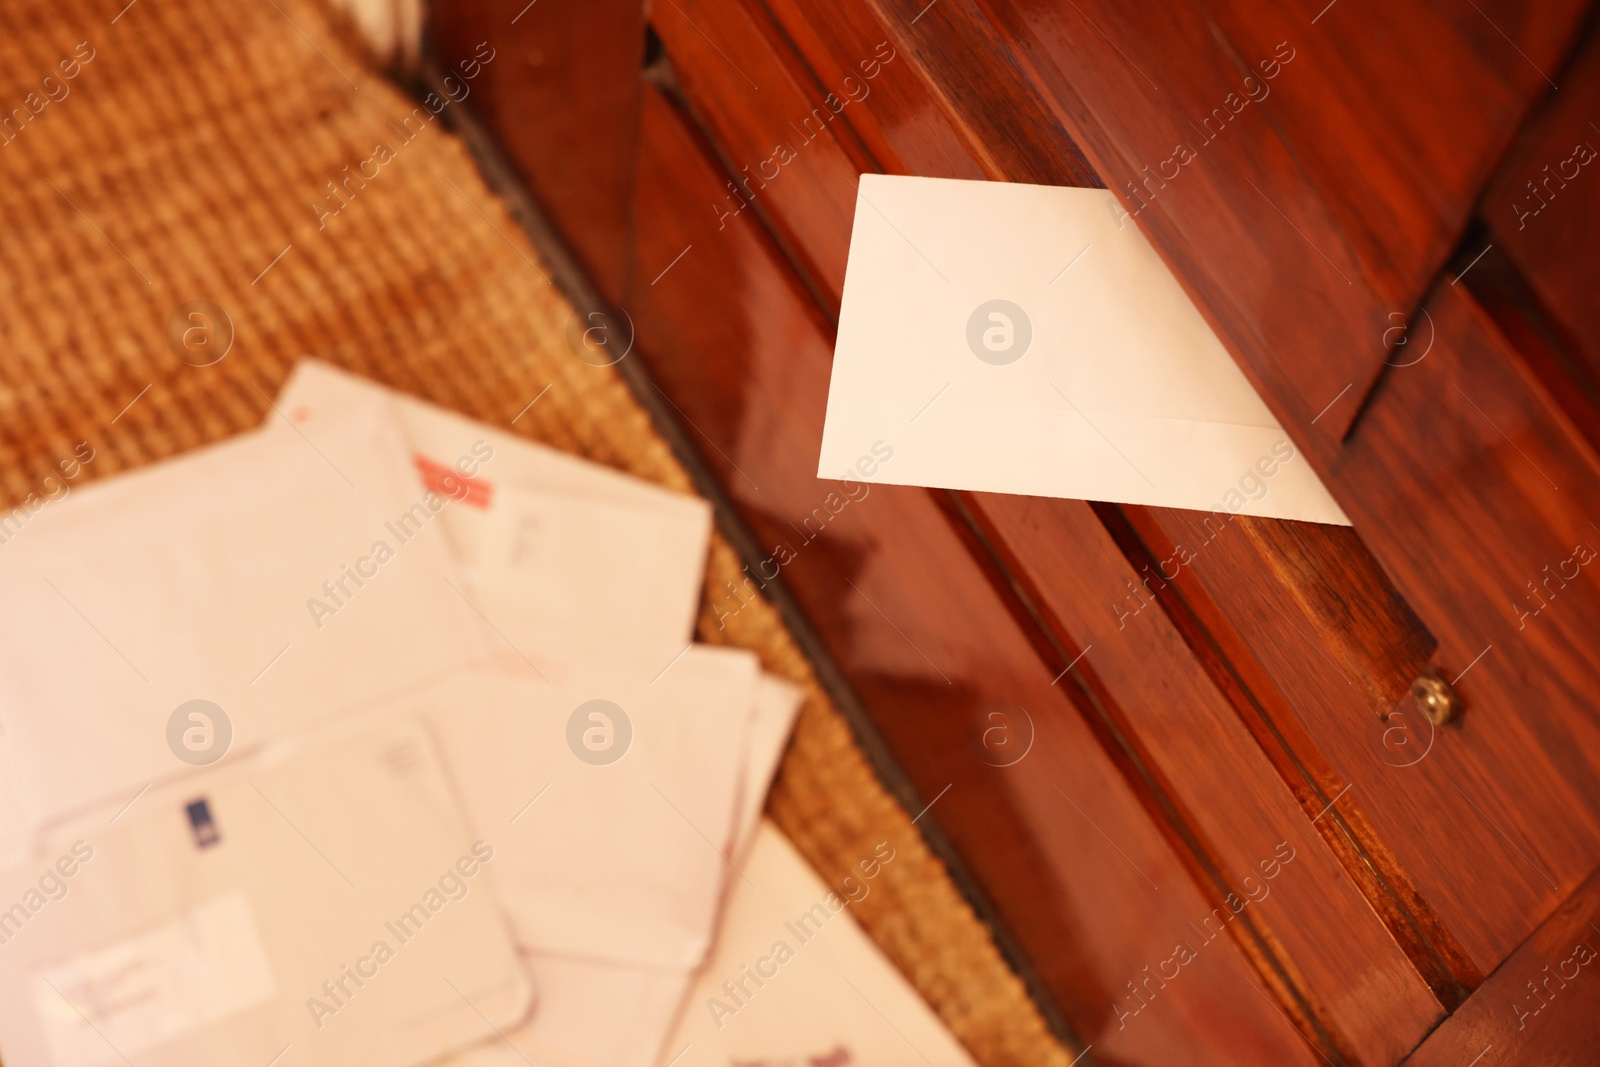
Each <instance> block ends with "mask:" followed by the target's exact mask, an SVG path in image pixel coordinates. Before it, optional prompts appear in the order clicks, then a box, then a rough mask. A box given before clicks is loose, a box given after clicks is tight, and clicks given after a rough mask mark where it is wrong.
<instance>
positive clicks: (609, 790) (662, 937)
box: [391, 645, 758, 968]
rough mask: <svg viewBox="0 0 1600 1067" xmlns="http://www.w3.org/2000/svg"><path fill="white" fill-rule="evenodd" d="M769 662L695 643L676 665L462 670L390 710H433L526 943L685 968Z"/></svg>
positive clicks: (717, 878)
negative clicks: (542, 672)
mask: <svg viewBox="0 0 1600 1067" xmlns="http://www.w3.org/2000/svg"><path fill="white" fill-rule="evenodd" d="M757 676H758V666H757V662H756V658H755V656H754V655H753V654H751V653H749V652H744V651H742V650H737V649H723V648H711V647H708V646H701V645H696V646H693V647H692V648H689V649H687V650H685V651H684V653H683V655H682V656H681V658H680V659H679V660H678V661H677V662H676V663H673V664H672V665H671V667H670V669H669V670H666V671H665V672H664V673H662V672H661V671H660V669H659V668H658V667H657V665H655V664H650V665H648V666H640V665H635V664H634V663H632V662H630V661H629V660H627V659H622V660H620V661H616V660H614V661H608V662H603V663H597V664H595V665H593V666H592V667H590V668H589V669H586V670H578V671H574V672H573V673H572V674H571V675H570V676H562V675H560V674H558V673H556V672H550V678H549V679H548V680H543V679H540V678H538V677H535V676H533V675H532V674H530V673H528V672H526V671H523V672H521V673H512V672H510V671H503V670H490V669H477V670H469V671H464V672H461V673H459V674H456V675H454V676H451V677H450V678H448V679H445V680H442V681H441V682H439V683H438V684H436V685H434V686H433V687H431V688H429V689H427V690H426V691H424V692H421V693H419V694H418V695H416V696H413V697H409V698H406V699H403V700H401V701H398V702H397V703H396V704H394V705H393V706H392V709H391V710H392V711H394V712H395V713H399V714H407V715H412V714H416V715H422V716H423V717H425V718H426V719H427V721H428V722H429V723H430V724H431V725H432V727H433V728H434V730H435V731H436V735H437V737H438V740H439V745H440V750H441V752H442V753H443V754H444V759H445V763H446V765H447V767H448V768H449V769H450V773H451V777H452V779H453V780H454V781H455V782H456V783H457V785H458V788H459V789H460V790H461V793H462V797H463V803H464V807H465V809H466V811H467V813H468V818H469V820H470V821H471V823H472V825H473V827H474V829H475V830H476V832H477V833H478V834H479V835H480V836H483V837H486V838H492V839H493V840H495V841H496V842H499V843H500V844H498V845H497V847H498V848H499V854H500V858H499V859H498V860H497V867H496V871H495V873H496V888H497V891H498V892H499V893H500V894H501V897H502V899H503V900H504V902H505V904H506V907H507V910H508V912H509V913H510V915H511V917H512V921H513V924H514V927H515V930H516V934H517V939H518V943H519V944H521V945H522V946H524V947H525V948H528V949H532V950H539V951H545V952H555V953H560V954H564V955H568V956H574V957H580V958H586V959H594V960H609V961H611V962H616V963H630V964H643V965H647V966H654V967H660V968H686V967H692V966H693V965H694V964H696V963H698V962H699V961H700V959H702V958H703V957H704V955H705V952H706V949H707V946H708V945H709V943H710V939H711V934H712V928H713V924H714V921H715V912H716V905H717V900H718V896H719V893H720V888H721V886H722V884H723V882H724V880H725V878H726V877H727V874H728V861H727V859H726V858H725V857H724V855H723V852H722V850H723V849H724V848H725V847H727V844H728V842H729V840H730V834H731V832H732V829H733V826H734V820H735V808H736V805H737V801H738V789H739V784H740V778H741V776H740V756H741V752H742V751H743V749H744V745H745V735H746V733H747V731H748V729H749V724H750V718H751V715H752V710H751V709H752V707H753V706H754V703H755V694H756V682H757ZM652 677H654V679H655V680H654V681H652ZM592 701H609V702H610V704H611V706H609V707H605V706H600V705H591V702H592ZM580 708H583V709H585V710H582V711H580ZM616 709H621V711H620V713H618V711H617V710H616ZM580 751H582V752H583V753H584V755H583V756H580V755H579V752H580ZM615 752H621V753H622V754H621V755H620V757H615V759H614V762H604V760H606V759H608V758H612V756H611V754H612V753H615ZM591 760H592V762H591Z"/></svg>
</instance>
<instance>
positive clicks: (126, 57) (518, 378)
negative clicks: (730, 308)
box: [0, 0, 1070, 1067]
mask: <svg viewBox="0 0 1600 1067" xmlns="http://www.w3.org/2000/svg"><path fill="white" fill-rule="evenodd" d="M126 2H127V0H94V2H91V0H6V2H5V3H4V4H3V5H0V224H3V230H0V504H3V505H4V507H5V508H6V509H9V508H11V507H12V506H14V505H16V504H18V503H20V502H21V501H22V500H24V499H25V498H26V497H27V496H28V494H30V493H39V492H41V487H43V486H46V485H47V483H45V478H46V477H47V476H49V475H50V474H52V473H53V472H54V470H55V464H56V462H57V461H58V460H60V459H62V458H65V457H68V456H70V455H71V454H72V452H73V448H74V446H75V445H76V444H77V443H78V442H80V441H88V442H90V444H91V445H92V446H93V448H94V449H95V453H96V455H95V459H94V460H93V462H92V463H90V464H89V465H88V466H87V467H86V468H85V474H84V475H83V477H87V478H103V477H106V476H108V475H111V474H113V473H115V472H117V471H119V470H125V469H127V468H130V467H136V466H139V465H140V464H144V463H149V462H152V461H154V460H158V459H162V458H164V457H167V456H171V455H174V454H175V453H179V452H182V451H184V450H185V449H190V448H194V447H196V446H198V445H202V444H205V443H207V442H212V441H216V440H218V439H219V438H223V437H227V436H229V435H231V434H236V433H239V432H242V431H245V430H248V429H251V428H253V427H255V426H258V425H259V424H260V423H261V422H262V421H263V418H264V416H265V414H266V412H267V410H268V400H267V398H268V397H270V396H273V395H274V394H275V393H276V392H277V389H278V387H279V385H280V384H281V383H282V382H283V380H284V378H285V377H286V376H287V374H288V372H289V369H290V367H291V365H292V364H293V362H294V361H295V360H296V359H297V358H298V357H300V356H301V355H302V354H315V355H317V356H319V357H321V358H323V359H326V360H329V361H331V362H334V363H337V364H340V365H342V366H345V367H348V368H350V369H352V370H354V371H357V372H358V373H361V374H364V375H367V376H369V377H371V378H374V379H376V380H378V381H381V382H385V383H387V384H389V385H392V386H395V387H397V388H399V389H402V390H405V391H407V392H410V393H413V394H416V395H418V396H421V397H425V398H427V399H429V400H432V401H435V402H437V403H440V404H443V405H445V406H448V407H451V408H454V409H457V410H459V411H461V412H463V413H465V414H467V415H469V416H472V417H473V418H477V419H482V420H485V421H487V422H491V423H495V424H497V425H500V426H506V425H508V424H509V423H510V422H511V420H512V419H513V418H514V417H517V416H518V414H519V412H523V410H524V408H525V406H526V405H528V404H529V402H530V401H532V400H533V399H534V398H535V397H536V396H540V394H541V391H544V390H547V391H545V392H543V395H542V396H541V397H540V399H539V402H538V403H536V404H534V405H533V406H532V407H531V408H526V411H525V412H524V413H523V414H521V416H520V418H517V422H516V425H515V427H514V429H515V430H516V431H518V432H521V433H523V434H525V435H526V436H528V437H530V438H534V439H537V440H540V441H543V442H545V443H548V444H551V445H554V446H556V447H558V448H562V449H565V450H568V451H571V452H575V453H579V454H581V455H584V456H587V457H589V458H591V459H595V460H598V461H600V462H602V463H606V464H609V465H611V466H614V467H618V468H621V469H624V470H627V471H630V472H632V473H634V474H636V475H639V476H641V477H644V478H648V479H650V480H652V481H655V482H658V483H661V484H663V485H666V486H669V487H671V488H674V489H677V490H680V491H683V492H689V491H690V483H689V479H688V477H687V476H686V475H685V473H684V471H683V470H682V469H681V468H680V467H679V466H678V464H677V462H676V461H675V459H674V457H673V456H672V454H671V453H670V452H669V450H668V448H667V446H666V445H665V443H664V442H663V440H662V439H661V438H660V437H659V436H658V435H657V434H656V432H655V431H654V430H653V429H652V427H651V425H650V422H649V420H648V418H647V417H646V415H645V413H644V412H643V411H642V410H641V408H640V407H639V406H638V405H637V404H636V403H635V402H634V400H633V398H632V397H631V395H630V394H629V392H628V390H627V388H626V387H625V386H624V385H623V383H622V382H621V381H620V380H619V379H618V377H617V376H616V375H615V373H614V372H613V371H611V370H609V369H604V368H596V367H593V366H589V365H587V364H585V363H584V362H582V361H580V360H578V359H576V358H574V356H573V355H572V354H571V352H570V351H569V350H568V348H567V345H566V341H565V331H566V327H567V325H568V321H569V317H570V312H569V309H568V307H567V305H566V303H565V302H564V301H563V299H562V298H561V296H560V295H559V294H558V293H557V292H556V290H555V289H554V288H553V287H552V286H551V284H550V283H549V282H548V281H547V279H546V278H545V276H544V273H543V271H542V269H541V268H540V266H539V264H538V258H537V255H536V253H535V252H534V250H533V248H532V247H531V246H530V245H529V243H528V242H527V241H526V240H525V238H524V237H523V235H522V233H521V232H520V231H519V230H518V229H517V228H516V226H515V224H514V223H513V222H512V220H511V218H510V217H509V215H508V214H507V213H506V211H505V209H504V207H503V206H502V205H501V204H500V202H499V201H498V200H497V199H496V198H495V197H494V196H493V194H491V192H490V191H489V190H488V188H487V187H486V186H485V184H484V182H483V181H482V179H481V178H480V177H479V175H478V173H477V171H476V170H475V169H474V165H473V162H472V160H471V159H470V157H469V156H468V154H467V152H466V151H465V149H464V148H463V147H462V145H461V144H460V142H459V141H458V140H457V139H456V138H455V137H454V136H452V135H451V134H449V133H448V132H447V131H446V130H445V129H444V128H443V126H444V123H443V121H441V120H432V121H426V122H425V121H423V120H422V119H419V118H416V117H414V118H413V122H412V129H413V131H415V130H417V129H420V130H421V132H420V133H415V132H413V134H412V135H411V139H409V140H404V139H402V138H401V137H399V136H397V135H396V129H395V126H393V125H391V123H396V124H398V123H399V122H400V121H401V120H402V119H403V118H404V117H406V116H408V115H413V116H415V114H416V113H414V112H413V109H414V107H415V106H416V104H415V102H414V101H411V100H409V99H408V98H406V97H405V96H403V95H402V94H401V93H400V92H398V91H397V90H396V89H395V88H394V87H393V86H391V85H390V84H389V83H387V82H386V81H385V80H384V79H383V78H382V77H381V76H380V75H378V74H377V73H375V72H374V71H373V70H372V68H371V67H370V65H369V64H368V63H367V62H366V61H365V59H364V57H363V56H362V55H361V54H360V53H359V51H358V50H357V49H356V48H354V47H352V46H351V45H350V44H349V43H348V41H347V40H346V39H345V37H344V36H343V35H342V34H340V33H339V32H338V31H337V30H336V29H335V28H333V27H332V26H331V25H330V22H329V16H328V15H327V14H326V13H325V12H324V11H323V10H322V9H321V8H319V7H317V6H315V5H314V3H313V2H312V0H230V2H228V3H223V4H208V3H201V2H198V0H135V3H133V4H131V5H129V6H127V7H124V6H123V5H124V4H125V3H126ZM451 106H454V105H451ZM424 114H425V113H424ZM379 142H383V143H384V144H385V145H387V146H388V147H389V149H390V152H389V155H390V158H388V159H387V160H383V161H379V162H377V163H374V162H372V160H373V157H374V152H375V149H376V147H377V145H378V143H379ZM346 167H348V168H350V170H349V171H346V169H345V168H346ZM358 168H359V169H360V170H361V171H362V172H363V173H365V174H366V175H371V177H370V178H369V179H367V180H365V181H364V182H353V181H352V182H348V183H347V184H345V185H344V189H345V190H346V192H345V193H343V194H341V197H342V198H341V200H334V199H332V197H331V194H330V193H329V189H328V184H327V183H329V182H339V181H341V180H343V179H344V178H345V176H346V175H347V174H348V173H350V172H355V171H357V170H358ZM374 172H375V173H374ZM335 204H342V207H341V209H340V210H339V211H338V212H337V213H336V214H334V213H331V210H330V209H331V208H332V207H333V206H334V205H335ZM314 205H320V206H314ZM193 300H206V301H210V302H212V303H214V304H216V305H218V306H219V307H221V308H222V309H223V310H224V311H225V312H226V314H227V317H228V319H229V320H231V324H232V329H233V331H234V337H233V342H232V347H231V349H230V350H229V351H228V354H227V355H226V357H225V358H223V359H222V360H221V361H220V362H218V363H216V364H214V365H211V366H204V367H197V366H192V365H190V364H188V363H186V362H184V361H182V360H180V359H179V358H177V357H176V356H175V354H174V351H173V349H172V347H171V346H170V344H169V341H168V323H169V320H170V319H171V318H172V317H173V313H174V311H175V309H177V308H179V306H180V305H183V304H185V303H186V302H188V301H193ZM218 339H219V340H220V335H219V338H218ZM3 550H4V549H3V547H0V551H3ZM737 577H739V572H738V564H737V563H736V561H735V557H734V554H733V553H732V551H731V550H730V549H729V548H728V546H727V544H726V543H725V542H723V541H722V540H721V538H720V537H719V538H717V540H716V542H715V544H714V546H713V549H712V554H711V559H710V570H709V574H708V578H707V581H708V583H709V584H710V585H711V586H712V587H720V586H721V584H722V582H723V581H724V580H726V579H735V578H737ZM733 623H734V624H733V625H732V626H730V628H729V630H728V631H725V632H724V631H719V630H718V629H717V627H716V625H715V623H714V620H713V619H712V616H711V614H710V612H709V610H704V609H703V614H702V618H701V627H700V628H701V636H702V638H703V639H704V640H707V641H716V640H722V641H731V642H733V643H735V644H738V645H741V646H744V647H747V648H750V649H753V650H755V651H756V652H757V653H759V654H760V656H761V659H762V660H763V662H764V663H765V664H766V666H767V669H769V670H771V671H774V672H776V673H778V674H781V675H783V676H785V677H788V678H790V679H792V680H794V681H795V682H797V683H799V684H800V685H802V686H803V687H804V688H805V691H806V695H807V701H806V705H805V709H804V711H803V713H802V715H801V718H800V722H799V725H798V727H797V730H796V735H795V739H794V743H793V745H792V747H791V749H790V751H789V753H788V755H787V757H786V759H785V761H784V764H783V768H782V771H781V774H780V777H779V781H778V783H777V785H776V787H775V790H774V792H773V795H772V797H771V799H770V802H769V805H768V810H769V813H770V814H771V816H772V817H773V818H774V819H775V820H776V821H777V822H778V824H779V825H780V826H781V827H782V828H783V830H784V832H785V833H786V834H788V835H789V837H790V838H791V839H792V840H793V841H794V842H795V843H796V845H797V846H798V847H799V848H800V850H801V852H802V853H803V854H804V855H805V856H806V858H807V859H808V860H809V861H810V862H811V864H812V865H813V866H814V867H815V868H816V869H817V870H818V871H819V872H820V873H821V874H822V876H823V877H824V878H825V879H828V880H829V881H830V882H834V883H836V884H837V882H838V880H839V879H841V878H842V877H843V876H844V875H845V873H846V872H847V871H848V870H850V869H851V868H852V867H853V865H854V863H855V862H856V860H858V859H859V858H861V857H864V856H867V855H870V854H871V851H872V846H873V844H874V843H876V842H877V841H879V840H883V839H885V838H887V839H888V840H890V841H891V842H893V843H894V844H895V846H896V848H897V849H898V857H897V859H896V861H895V862H894V863H893V864H892V865H890V866H888V867H886V868H884V873H883V874H882V875H881V876H880V878H879V879H878V881H877V883H876V884H875V888H874V891H873V892H872V893H871V894H870V895H869V896H867V897H866V898H865V899H864V900H863V901H862V902H861V903H860V904H859V905H856V906H854V907H853V908H852V911H853V912H854V913H855V914H856V916H857V917H858V919H859V920H860V921H861V922H862V923H863V925H864V926H865V927H866V929H867V930H868V932H869V933H870V934H871V935H872V936H873V937H874V938H875V939H876V940H877V942H878V943H879V944H880V945H881V946H882V947H883V948H884V950H885V951H886V952H887V953H888V955H889V957H890V958H891V959H892V960H893V961H894V962H895V964H896V965H897V966H899V967H900V969H901V970H902V971H903V972H904V973H905V974H906V975H907V976H908V977H909V978H910V980H911V981H912V983H913V984H914V985H915V986H916V987H917V988H918V989H919V990H920V991H921V992H922V994H923V995H924V996H925V997H926V998H927V999H928V1001H929V1002H930V1003H931V1004H932V1005H933V1006H934V1008H935V1010H936V1011H938V1013H939V1014H940V1015H941V1016H942V1017H943V1018H944V1020H945V1022H946V1023H947V1024H948V1025H949V1026H950V1028H951V1029H952V1030H953V1031H954V1032H955V1033H956V1035H957V1036H958V1037H959V1038H960V1039H961V1040H962V1041H963V1042H964V1043H965V1044H966V1045H967V1046H968V1048H970V1049H971V1050H972V1052H973V1054H974V1055H975V1056H976V1058H977V1059H978V1060H979V1061H980V1062H982V1063H983V1064H985V1065H986V1067H997V1065H1002V1064H1007V1065H1009V1064H1017V1065H1028V1067H1034V1065H1043V1064H1063V1065H1064V1064H1066V1063H1067V1062H1068V1060H1069V1058H1070V1057H1068V1056H1067V1054H1066V1053H1065V1052H1064V1051H1063V1049H1062V1048H1061V1047H1060V1046H1059V1045H1058V1044H1056V1043H1055V1042H1054V1041H1053V1040H1052V1039H1051V1038H1050V1037H1049V1035H1048V1032H1047V1030H1046V1028H1045V1027H1044V1025H1043V1023H1042V1021H1041V1019H1040V1017H1039V1015H1038V1014H1037V1012H1036V1010H1035V1009H1034V1007H1033V1005H1032V1003H1031V1002H1030V1001H1029V1000H1028V999H1027V998H1026V996H1025V994H1024V991H1023V987H1022V985H1021V983H1020V982H1019V981H1018V979H1017V978H1016V977H1015V976H1014V975H1013V974H1012V973H1011V972H1010V971H1009V970H1008V969H1007V968H1006V966H1005V964H1004V962H1003V961H1002V959H1001V957H1000V956H999V954H998V952H997V951H996V949H995V947H994V944H993V942H992V941H991V940H990V938H989V936H988V932H987V930H986V928H985V927H984V926H983V925H982V924H981V923H980V922H979V921H978V920H977V919H976V918H975V916H974V914H973V912H972V911H971V909H970V908H969V907H968V906H967V904H966V902H965V901H964V900H963V899H962V897H961V896H960V894H959V893H958V892H957V890H956V888H955V886H954V885H953V884H952V882H951V881H950V879H949V877H948V875H947V873H946V871H945V869H944V868H943V866H942V865H941V864H940V863H939V862H938V861H937V860H936V859H935V858H934V857H933V856H932V855H930V853H929V851H928V849H927V848H926V846H925V845H924V843H923V841H922V839H921V838H920V836H919V835H918V834H917V832H916V830H915V828H914V827H913V826H912V825H911V824H910V821H909V819H908V816H907V815H906V813H905V811H904V810H903V809H902V808H901V807H900V806H898V805H897V804H896V803H895V802H894V801H893V800H892V799H891V798H890V796H889V794H888V793H887V792H886V791H885V790H884V788H883V787H882V785H881V784H880V783H879V782H878V780H877V779H876V778H875V777H874V776H873V773H872V770H871V768H870V767H869V765H868V763H867V761H866V759H865V757H864V756H863V754H862V753H861V751H860V749H859V748H858V747H857V745H856V743H855V741H854V739H853V736H852V734H851V732H850V730H849V728H848V726H847V724H846V723H845V721H844V720H843V719H842V718H841V717H840V715H839V713H838V711H837V710H836V709H835V708H834V707H833V706H832V705H831V704H830V703H829V701H828V699H827V698H826V697H825V696H824V694H823V693H822V692H821V691H820V690H819V689H818V687H817V685H816V682H815V679H814V678H813V676H812V673H811V669H810V667H809V666H808V664H807V662H806V661H805V659H804V658H803V657H802V656H801V654H800V653H799V652H798V650H797V648H796V646H795V644H794V642H793V641H792V639H791V638H790V635H789V634H788V632H787V631H786V630H785V629H784V628H783V626H782V624H781V623H780V621H779V619H778V617H777V615H776V614H775V613H774V612H773V611H771V610H769V609H768V608H767V607H766V605H764V604H761V605H758V606H757V607H756V608H755V609H753V610H748V611H744V612H741V613H739V614H738V615H737V616H735V617H734V619H733Z"/></svg>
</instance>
